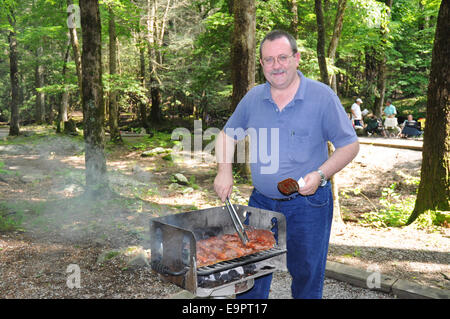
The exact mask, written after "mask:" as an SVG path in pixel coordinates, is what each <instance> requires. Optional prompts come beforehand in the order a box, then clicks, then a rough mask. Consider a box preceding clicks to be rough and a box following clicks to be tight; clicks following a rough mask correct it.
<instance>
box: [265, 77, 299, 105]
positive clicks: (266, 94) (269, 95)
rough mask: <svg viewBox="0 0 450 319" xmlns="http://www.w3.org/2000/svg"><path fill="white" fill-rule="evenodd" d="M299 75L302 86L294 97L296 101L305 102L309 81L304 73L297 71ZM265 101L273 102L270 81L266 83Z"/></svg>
mask: <svg viewBox="0 0 450 319" xmlns="http://www.w3.org/2000/svg"><path fill="white" fill-rule="evenodd" d="M297 74H298V76H299V77H300V86H299V88H298V89H297V92H296V93H295V95H294V100H303V99H304V98H305V93H306V86H307V81H306V77H305V76H304V75H303V73H302V72H300V71H299V70H297ZM263 99H265V100H272V94H271V93H270V83H269V82H268V81H266V83H265V84H264V92H263Z"/></svg>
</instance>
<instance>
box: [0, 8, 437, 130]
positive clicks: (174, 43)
mask: <svg viewBox="0 0 450 319" xmlns="http://www.w3.org/2000/svg"><path fill="white" fill-rule="evenodd" d="M2 2H3V3H4V4H5V5H2V12H1V16H0V17H1V20H0V21H1V33H0V34H1V37H0V41H1V42H0V44H1V47H2V50H1V52H0V81H1V85H0V120H2V121H4V122H8V121H9V118H10V115H11V114H10V103H11V93H10V92H11V81H10V76H9V75H10V65H9V63H10V62H9V61H10V50H9V47H10V42H11V41H13V40H12V39H14V40H15V52H16V53H15V54H16V59H17V68H18V71H17V77H18V82H19V88H18V97H17V99H18V100H17V103H18V105H19V118H20V122H21V123H22V124H27V123H32V122H37V123H53V122H56V121H57V119H58V117H62V119H63V120H65V119H66V117H67V114H71V112H72V111H76V110H78V111H80V110H81V99H80V95H81V94H80V90H79V87H80V85H79V83H80V82H81V78H80V71H79V70H80V68H81V66H80V63H81V60H80V59H81V58H80V57H81V52H82V50H83V48H82V33H81V28H80V21H81V19H80V10H79V6H78V4H77V3H76V2H74V3H72V1H69V0H67V1H57V0H33V1H31V0H30V1H11V0H2ZM232 2H233V1H230V0H228V1H186V0H181V1H180V0H169V1H164V0H158V1H156V0H155V1H153V0H152V1H150V0H149V1H118V0H117V1H112V0H111V1H109V0H108V1H101V2H100V21H101V47H102V52H101V53H102V70H103V72H102V83H103V91H104V96H105V100H104V103H105V106H106V108H105V109H108V107H109V105H110V103H111V101H112V100H115V101H116V102H114V103H117V108H118V110H119V112H120V114H129V115H131V116H133V117H134V118H136V119H139V120H141V121H142V123H144V124H145V126H144V127H148V128H151V124H150V123H160V122H163V121H165V120H170V119H173V118H178V117H180V118H181V117H188V116H193V117H195V118H203V119H204V118H205V117H206V116H207V115H209V117H210V118H211V119H212V121H213V123H211V124H215V125H217V126H220V125H221V124H223V121H224V120H223V119H224V118H227V116H228V115H229V114H230V112H231V111H232V101H231V100H232V99H231V97H232V69H233V62H232V60H231V54H230V52H231V46H232V40H233V37H234V36H233V26H234V16H233V7H232ZM386 3H387V4H388V5H387V4H386ZM255 5H256V8H255V19H256V20H255V22H256V29H255V30H256V32H255V34H254V37H255V41H256V43H259V41H260V40H261V39H262V37H263V35H264V34H265V33H266V32H268V31H270V30H272V29H284V30H289V31H291V32H292V33H293V34H294V35H295V36H296V38H297V39H298V45H299V48H300V52H301V62H300V69H301V71H302V72H303V73H304V74H305V76H307V77H311V78H314V79H318V80H320V79H321V75H320V69H319V63H318V62H317V61H318V53H317V52H318V51H317V50H316V48H317V44H318V36H317V21H316V13H315V4H314V1H295V0H291V1H287V0H286V1H279V0H277V1H275V0H267V1H256V2H255ZM439 5H440V1H439V0H415V1H408V0H396V1H375V0H351V1H342V0H341V1H337V0H336V1H333V0H325V1H323V5H322V8H321V9H322V12H323V24H322V27H323V31H324V32H323V42H324V44H325V50H324V52H325V55H326V60H327V64H326V69H327V73H328V74H329V75H330V76H332V77H333V79H335V88H336V90H337V92H338V95H339V96H340V97H341V99H342V101H343V104H344V106H345V107H350V105H351V103H353V99H355V98H357V97H360V98H362V99H363V100H364V103H365V104H364V106H365V107H366V108H368V109H370V110H374V111H376V109H377V107H378V108H380V105H381V106H383V104H382V103H381V104H380V103H379V101H380V99H381V100H383V99H384V97H389V98H390V99H392V100H393V101H395V103H394V104H395V105H396V106H398V108H399V109H400V112H401V114H402V115H406V114H408V113H412V114H413V115H414V117H415V118H419V117H425V106H426V91H427V85H428V75H429V71H430V64H431V53H432V45H433V40H434V32H435V29H436V20H437V14H438V9H439ZM69 27H74V28H69ZM256 51H257V50H256ZM255 54H256V55H258V52H255ZM258 60H259V57H256V60H255V61H258ZM255 66H256V68H255V71H254V72H255V82H256V84H258V83H262V82H264V81H265V80H264V76H263V75H262V71H261V69H260V66H259V65H258V63H255ZM110 94H113V95H114V96H115V97H114V98H112V99H111V98H110ZM377 103H378V104H377ZM106 114H108V112H106ZM147 122H148V123H147ZM141 127H142V125H141Z"/></svg>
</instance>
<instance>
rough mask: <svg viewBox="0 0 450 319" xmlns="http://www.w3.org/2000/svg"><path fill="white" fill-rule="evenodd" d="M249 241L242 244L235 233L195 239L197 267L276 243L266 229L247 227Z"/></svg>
mask: <svg viewBox="0 0 450 319" xmlns="http://www.w3.org/2000/svg"><path fill="white" fill-rule="evenodd" d="M246 232H247V236H248V239H249V242H248V243H247V245H246V246H244V245H243V244H242V241H241V240H240V238H239V236H238V235H237V234H225V235H221V236H214V237H210V238H207V239H203V240H199V241H197V267H203V266H208V265H212V264H215V263H218V262H221V261H224V260H230V259H234V258H239V257H242V256H245V255H250V254H253V253H256V252H258V251H261V250H267V249H270V248H273V247H274V246H275V244H276V242H275V238H274V236H273V233H272V232H271V231H270V230H266V229H247V230H246Z"/></svg>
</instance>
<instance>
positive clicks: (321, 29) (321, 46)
mask: <svg viewBox="0 0 450 319" xmlns="http://www.w3.org/2000/svg"><path fill="white" fill-rule="evenodd" d="M314 11H315V12H316V21H317V59H318V62H319V69H320V80H321V82H323V83H325V84H329V83H330V81H329V77H328V69H327V60H326V55H325V21H324V18H323V8H322V0H314Z"/></svg>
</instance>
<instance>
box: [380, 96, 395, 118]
mask: <svg viewBox="0 0 450 319" xmlns="http://www.w3.org/2000/svg"><path fill="white" fill-rule="evenodd" d="M383 114H384V115H386V117H388V118H394V117H395V116H396V115H397V109H396V108H395V106H394V105H393V104H392V101H391V100H387V101H386V107H385V108H384V110H383Z"/></svg>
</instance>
